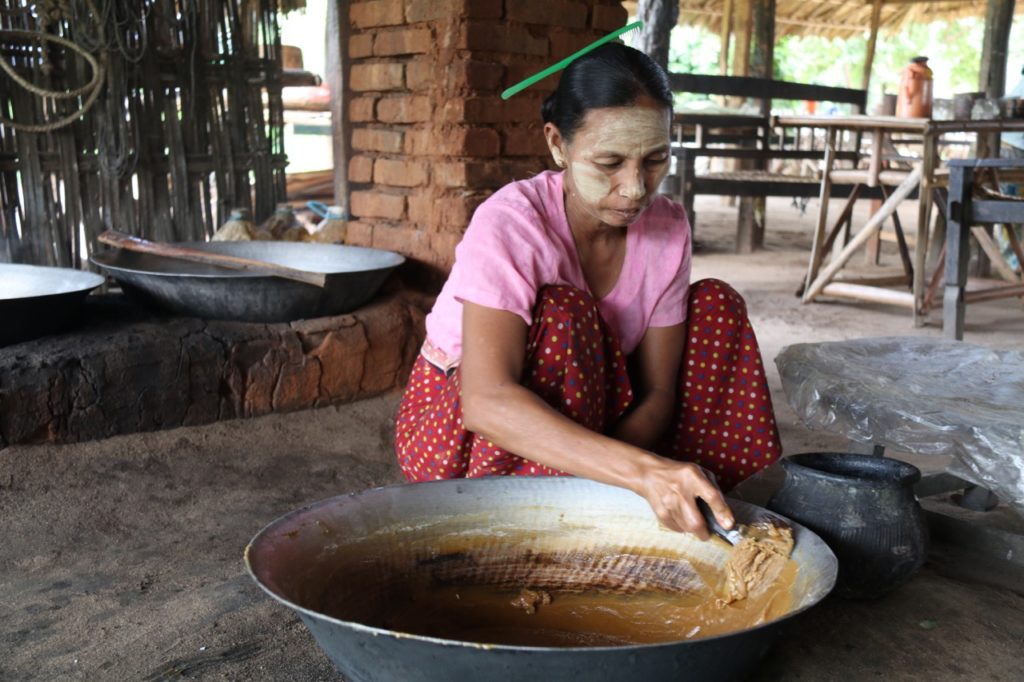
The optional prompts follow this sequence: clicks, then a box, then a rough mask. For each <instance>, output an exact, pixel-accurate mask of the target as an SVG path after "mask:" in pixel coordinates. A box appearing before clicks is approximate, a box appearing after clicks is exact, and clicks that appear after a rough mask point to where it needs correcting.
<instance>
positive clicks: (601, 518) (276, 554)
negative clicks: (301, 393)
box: [245, 477, 837, 682]
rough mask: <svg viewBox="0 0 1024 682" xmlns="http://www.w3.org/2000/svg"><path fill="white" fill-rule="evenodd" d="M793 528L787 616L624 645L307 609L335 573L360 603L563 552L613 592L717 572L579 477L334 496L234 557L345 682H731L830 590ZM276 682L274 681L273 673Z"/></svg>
mask: <svg viewBox="0 0 1024 682" xmlns="http://www.w3.org/2000/svg"><path fill="white" fill-rule="evenodd" d="M730 505H731V506H732V508H733V511H734V513H735V515H736V518H737V519H738V520H739V521H741V522H751V521H754V520H757V519H763V518H766V517H773V518H776V519H778V518H780V517H778V516H777V515H774V514H772V513H771V512H768V511H766V510H764V509H761V508H759V507H755V506H753V505H749V504H746V503H743V502H738V501H730ZM792 527H793V531H794V536H795V539H796V545H795V549H794V553H793V559H794V561H795V562H796V563H797V565H798V573H797V577H796V580H795V582H794V584H793V588H792V595H791V596H792V606H791V609H792V610H791V611H789V612H788V613H787V615H785V616H784V617H782V618H780V619H778V620H775V621H773V622H769V623H766V624H763V625H760V626H757V627H752V628H748V629H746V630H741V631H738V632H734V633H731V634H728V635H723V636H718V637H708V638H706V639H696V640H690V641H678V642H669V643H661V644H644V645H629V646H604V647H557V648H556V647H527V646H509V645H495V644H479V643H469V642H462V641H455V640H448V639H440V638H437V637H430V636H423V635H413V634H408V633H401V632H394V631H390V630H386V629H381V628H377V627H371V626H368V625H364V624H360V623H358V622H353V621H346V620H339V619H338V618H334V617H331V616H328V615H325V614H324V613H322V612H320V611H318V608H319V606H318V605H319V604H322V603H323V600H324V599H325V597H326V598H328V599H330V598H334V599H339V598H340V599H345V597H344V595H341V596H339V594H338V592H337V588H336V587H332V586H336V585H337V584H338V583H337V580H338V576H343V580H344V585H345V589H346V590H348V591H350V593H353V594H359V595H364V594H368V595H371V597H372V595H374V594H378V593H379V594H384V593H386V590H387V589H388V581H389V579H390V580H392V581H393V580H394V577H393V576H395V575H402V573H401V572H402V571H408V570H418V571H424V570H425V571H430V572H431V573H430V575H438V574H444V575H446V576H448V578H450V577H451V576H452V575H453V574H457V575H460V576H462V577H463V578H465V579H466V580H467V581H473V580H476V581H477V582H483V581H485V580H487V579H488V578H494V575H490V576H488V575H487V573H488V572H497V573H498V574H500V575H504V576H505V577H508V576H509V575H512V576H514V579H515V580H517V581H518V580H522V581H523V583H524V584H530V583H531V582H535V581H536V580H538V579H540V578H543V577H544V575H542V574H543V572H544V571H556V572H558V571H561V573H563V574H564V572H565V569H564V566H561V567H560V566H559V565H557V564H554V565H552V564H550V563H547V562H545V561H544V560H543V559H542V557H550V556H554V555H555V554H558V553H562V555H565V553H569V554H571V555H572V556H582V557H592V559H593V560H592V561H591V562H590V563H587V561H585V560H584V561H583V563H582V564H579V565H574V568H573V570H572V573H573V574H574V576H575V577H576V578H577V579H579V580H581V581H583V582H585V583H587V584H599V585H602V586H605V587H607V586H608V584H609V583H615V582H616V581H621V583H620V584H619V588H620V590H621V591H622V592H628V590H629V589H630V587H631V586H632V587H636V584H637V582H638V581H639V582H647V583H653V584H659V581H675V582H678V581H680V580H682V581H684V582H685V581H686V580H692V579H696V578H695V576H696V572H695V571H694V569H693V565H694V564H695V563H699V564H700V565H701V566H705V567H707V566H711V567H717V568H718V569H720V568H721V567H722V566H723V565H724V563H725V561H726V559H727V556H728V552H729V549H728V548H727V547H726V546H725V545H724V543H718V542H701V541H699V540H698V539H697V538H696V537H695V536H693V535H689V534H680V533H675V532H672V531H669V530H667V529H665V528H664V527H662V526H660V525H659V524H658V523H657V520H656V518H655V517H654V514H653V513H652V512H651V510H650V507H649V506H648V504H647V502H646V501H644V500H643V499H642V498H640V497H639V496H637V495H634V494H633V493H631V492H629V491H626V490H623V489H620V488H614V487H611V486H606V485H602V484H599V483H594V482H592V481H588V480H584V479H578V478H569V477H556V478H515V477H492V478H482V479H463V480H448V481H437V482H431V483H420V484H415V485H400V486H392V487H387V488H379V489H376V490H370V491H366V492H361V493H356V494H353V495H347V496H342V497H336V498H333V499H330V500H325V501H323V502H319V503H317V504H314V505H311V506H309V507H306V508H305V509H302V510H299V511H297V512H294V513H292V514H289V515H287V516H284V517H282V518H281V519H279V520H277V521H275V522H274V523H272V524H270V525H269V526H267V527H266V528H264V529H263V530H262V531H260V533H259V534H257V535H256V537H255V538H254V539H253V540H252V542H251V543H250V544H249V546H248V547H246V552H245V560H246V565H247V567H248V569H249V572H250V574H251V575H252V576H253V578H254V579H255V580H256V582H257V583H258V584H259V585H260V586H261V587H262V588H263V589H264V590H265V591H266V592H267V593H268V594H269V595H270V596H271V597H273V598H274V599H276V600H277V601H279V602H281V603H282V604H284V605H286V606H288V607H289V608H291V609H294V610H295V611H296V612H298V615H299V617H300V618H301V619H302V621H303V622H304V623H305V624H306V625H307V627H308V628H309V629H310V631H311V632H312V634H313V636H314V637H315V638H316V640H317V642H318V643H319V644H320V646H321V647H322V648H323V650H324V651H325V652H326V653H327V655H328V656H329V657H330V658H331V660H332V661H333V662H334V664H335V665H336V666H337V668H338V670H340V671H341V672H342V673H343V674H344V675H345V677H346V679H348V680H351V681H352V682H365V681H369V680H402V681H403V682H420V681H422V682H428V681H430V682H433V681H436V680H475V679H479V680H487V682H501V681H505V680H507V681H509V682H512V681H515V682H521V681H522V680H524V679H525V680H546V679H551V680H567V679H574V678H579V679H586V680H587V681H588V682H591V681H602V680H608V681H612V680H614V681H616V682H620V681H621V680H633V679H636V680H647V681H657V680H680V679H694V680H696V679H699V680H735V679H740V678H741V677H742V676H744V675H747V674H749V673H750V672H751V671H752V669H753V668H754V666H755V665H756V663H757V661H758V660H759V659H760V658H761V657H762V656H763V655H764V653H765V652H766V651H767V650H768V648H769V647H770V645H771V643H772V642H773V641H774V639H775V638H776V636H777V635H778V634H779V633H780V626H781V625H782V624H783V623H784V622H786V621H787V620H789V619H790V618H792V617H793V616H795V615H796V614H798V613H800V612H802V611H804V610H806V609H808V608H810V607H811V606H813V605H814V604H816V603H817V602H819V601H820V600H821V599H823V598H824V597H825V596H826V595H827V594H828V593H829V591H830V590H831V589H832V586H833V584H834V582H835V578H836V571H837V566H836V559H835V556H834V555H833V554H832V552H831V551H830V550H829V549H828V547H827V546H826V545H825V543H824V542H822V540H821V539H820V538H818V537H817V536H816V535H814V534H813V533H811V532H810V531H808V530H807V529H806V528H803V527H802V526H799V525H796V524H792ZM630 562H633V563H632V564H631V565H624V564H630ZM630 569H631V570H630ZM435 572H436V573H435ZM389 576H391V577H390V578H389ZM538 576H539V577H538ZM547 577H549V578H550V576H547ZM561 579H566V578H565V577H564V575H563V576H562V577H561ZM332 581H334V582H332ZM392 584H395V583H393V582H392ZM577 584H578V583H577ZM353 590H354V591H355V592H351V591H353ZM277 674H278V675H279V676H284V677H286V676H287V671H277Z"/></svg>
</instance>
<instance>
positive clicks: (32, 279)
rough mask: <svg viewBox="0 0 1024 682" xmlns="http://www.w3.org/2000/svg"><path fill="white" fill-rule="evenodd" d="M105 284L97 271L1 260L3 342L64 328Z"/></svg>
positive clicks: (0, 324)
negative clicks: (87, 298) (92, 292)
mask: <svg viewBox="0 0 1024 682" xmlns="http://www.w3.org/2000/svg"><path fill="white" fill-rule="evenodd" d="M101 284H103V277H101V276H100V275H97V274H96V273H93V272H84V271H82V270H72V269H71V268H51V267H44V266H40V265H14V264H9V263H0V346H5V345H7V344H11V343H17V342H20V341H27V340H29V339H34V338H36V337H38V336H43V335H44V334H53V333H56V332H59V331H63V330H64V329H66V328H67V327H69V326H71V325H72V324H74V323H75V322H76V321H77V319H78V317H79V316H80V314H81V308H82V301H83V300H84V299H85V297H86V296H88V295H89V292H91V291H92V290H93V289H95V288H96V287H98V286H99V285H101Z"/></svg>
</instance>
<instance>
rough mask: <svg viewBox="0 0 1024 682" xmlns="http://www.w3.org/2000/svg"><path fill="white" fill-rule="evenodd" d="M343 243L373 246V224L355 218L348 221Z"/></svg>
mask: <svg viewBox="0 0 1024 682" xmlns="http://www.w3.org/2000/svg"><path fill="white" fill-rule="evenodd" d="M345 243H346V244H350V245H352V246H373V225H371V224H370V223H364V222H360V221H357V220H350V221H348V227H347V228H346V230H345Z"/></svg>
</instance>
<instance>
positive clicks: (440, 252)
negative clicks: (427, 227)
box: [430, 230, 465, 272]
mask: <svg viewBox="0 0 1024 682" xmlns="http://www.w3.org/2000/svg"><path fill="white" fill-rule="evenodd" d="M464 232H465V230H452V231H445V232H432V233H431V234H430V251H431V252H432V253H433V254H434V256H435V258H436V260H435V261H434V265H436V266H437V267H439V268H441V269H442V270H444V271H445V272H449V271H450V270H451V269H452V266H453V265H454V264H455V247H456V246H458V245H459V242H461V241H462V235H463V233H464Z"/></svg>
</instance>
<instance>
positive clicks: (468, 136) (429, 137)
mask: <svg viewBox="0 0 1024 682" xmlns="http://www.w3.org/2000/svg"><path fill="white" fill-rule="evenodd" d="M354 145H355V142H353V146H354ZM500 151H501V137H500V136H499V135H498V131H496V130H494V129H493V128H464V127H455V128H436V129H432V130H414V131H410V132H409V134H408V135H407V137H406V143H405V153H406V154H412V155H414V156H473V157H492V156H497V155H498V152H500Z"/></svg>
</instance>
